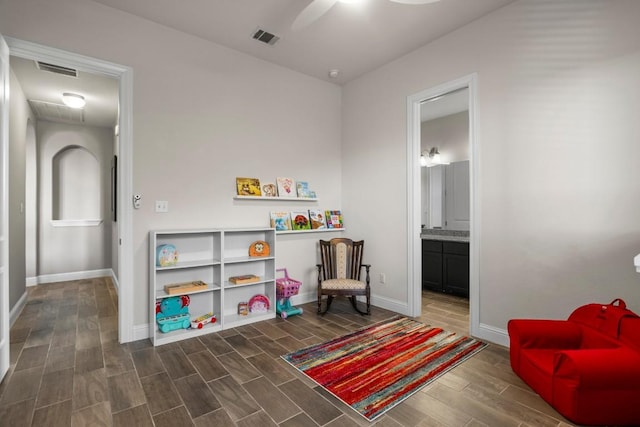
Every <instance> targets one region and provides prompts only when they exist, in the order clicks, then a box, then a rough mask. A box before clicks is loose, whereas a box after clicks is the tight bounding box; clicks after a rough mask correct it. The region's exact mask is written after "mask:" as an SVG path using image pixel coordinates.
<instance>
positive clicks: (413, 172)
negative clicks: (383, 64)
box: [407, 73, 480, 336]
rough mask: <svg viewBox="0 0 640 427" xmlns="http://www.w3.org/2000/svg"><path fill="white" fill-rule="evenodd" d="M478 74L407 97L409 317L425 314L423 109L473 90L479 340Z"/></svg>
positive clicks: (473, 324) (472, 281) (473, 256)
mask: <svg viewBox="0 0 640 427" xmlns="http://www.w3.org/2000/svg"><path fill="white" fill-rule="evenodd" d="M477 80H478V76H477V73H472V74H469V75H466V76H463V77H460V78H458V79H456V80H452V81H449V82H446V83H443V84H441V85H438V86H435V87H432V88H429V89H425V90H422V91H420V92H418V93H415V94H413V95H410V96H408V97H407V245H408V248H407V279H408V283H409V289H408V294H409V301H408V303H409V315H411V316H420V314H421V313H422V284H421V276H422V272H421V268H420V267H421V260H422V245H421V239H420V233H419V232H418V230H420V229H421V225H420V224H421V221H420V206H421V199H422V194H421V191H420V188H421V186H420V167H421V166H420V162H419V159H420V107H421V103H422V102H423V101H425V100H427V99H431V98H435V97H437V96H443V95H446V94H447V93H449V92H452V91H454V90H457V89H462V88H465V87H466V88H468V89H469V101H468V102H469V148H470V150H469V152H470V154H471V158H470V162H469V163H470V165H469V167H470V169H469V179H470V187H469V189H470V191H469V192H470V197H471V200H470V224H469V236H470V237H469V332H470V334H471V335H473V336H477V335H478V332H479V325H480V315H479V307H480V267H479V262H478V261H479V255H480V197H479V193H478V190H479V183H480V173H479V171H480V167H479V166H480V161H479V160H480V159H479V152H480V150H479V142H478V136H477V126H476V123H477V110H478V108H477Z"/></svg>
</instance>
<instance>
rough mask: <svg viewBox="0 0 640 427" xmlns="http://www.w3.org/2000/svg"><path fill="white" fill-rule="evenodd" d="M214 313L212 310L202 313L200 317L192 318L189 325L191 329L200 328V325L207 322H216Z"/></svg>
mask: <svg viewBox="0 0 640 427" xmlns="http://www.w3.org/2000/svg"><path fill="white" fill-rule="evenodd" d="M216 320H217V319H216V315H215V314H213V312H209V313H207V314H203V315H202V316H200V317H196V318H195V319H193V320H192V321H191V327H192V328H193V329H202V327H203V326H204V325H207V324H209V323H211V324H214V323H216Z"/></svg>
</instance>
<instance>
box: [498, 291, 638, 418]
mask: <svg viewBox="0 0 640 427" xmlns="http://www.w3.org/2000/svg"><path fill="white" fill-rule="evenodd" d="M507 329H508V331H509V341H510V348H509V352H510V362H511V368H512V369H513V371H514V372H515V373H516V374H517V375H518V376H519V377H520V378H522V380H523V381H524V382H525V383H527V385H529V386H530V387H531V388H532V389H533V390H534V391H535V392H536V393H538V394H539V395H540V397H542V398H543V399H544V400H545V401H546V402H547V403H549V404H550V405H551V406H552V407H553V408H555V409H556V410H557V411H558V412H559V413H560V414H562V415H563V416H564V417H566V418H567V419H568V420H570V421H572V422H574V423H576V424H583V425H616V426H623V425H627V426H629V425H635V426H638V425H640V317H638V315H636V314H635V313H633V312H632V311H630V310H628V309H627V308H626V305H625V303H624V301H622V300H615V301H614V302H612V303H611V304H606V305H603V304H587V305H585V306H582V307H579V308H577V309H576V310H574V312H573V313H571V315H570V316H569V318H568V319H567V320H541V319H512V320H510V321H509V324H508V328H507Z"/></svg>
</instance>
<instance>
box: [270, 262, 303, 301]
mask: <svg viewBox="0 0 640 427" xmlns="http://www.w3.org/2000/svg"><path fill="white" fill-rule="evenodd" d="M276 271H284V277H280V278H277V279H276V298H287V297H290V296H292V295H298V290H299V289H300V286H301V285H302V282H300V281H299V280H295V279H292V278H290V277H289V273H288V272H287V269H286V268H278V269H277V270H276Z"/></svg>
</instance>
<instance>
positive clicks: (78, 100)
mask: <svg viewBox="0 0 640 427" xmlns="http://www.w3.org/2000/svg"><path fill="white" fill-rule="evenodd" d="M62 102H64V105H66V106H67V107H69V108H78V109H79V108H84V106H85V105H86V103H87V102H86V101H85V100H84V96H82V95H78V94H77V93H71V92H65V93H63V94H62Z"/></svg>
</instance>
